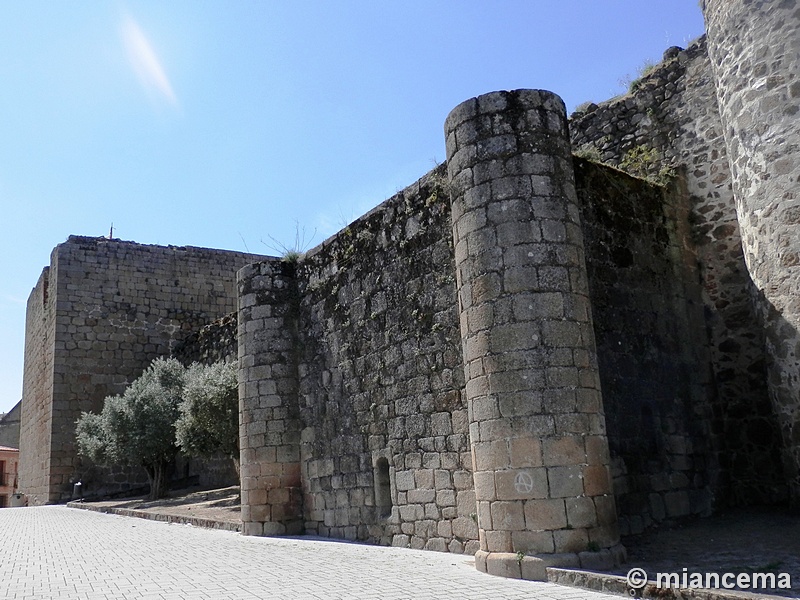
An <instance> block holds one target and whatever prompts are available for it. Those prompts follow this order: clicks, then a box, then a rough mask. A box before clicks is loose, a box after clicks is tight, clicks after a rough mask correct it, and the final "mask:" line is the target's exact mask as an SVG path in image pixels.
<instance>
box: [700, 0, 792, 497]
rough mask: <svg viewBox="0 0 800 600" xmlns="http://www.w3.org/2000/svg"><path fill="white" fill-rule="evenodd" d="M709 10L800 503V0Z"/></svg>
mask: <svg viewBox="0 0 800 600" xmlns="http://www.w3.org/2000/svg"><path fill="white" fill-rule="evenodd" d="M703 12H704V15H705V20H706V27H707V30H708V46H709V55H710V57H711V62H712V65H713V69H714V76H715V79H716V85H717V98H718V100H719V106H720V113H721V116H722V122H723V124H724V127H725V141H726V145H727V148H728V158H729V161H730V165H731V171H732V174H733V191H734V196H735V198H736V210H737V213H738V218H739V225H740V227H741V230H742V243H743V246H744V254H745V259H746V262H747V268H748V270H749V272H750V276H751V277H752V279H753V282H754V283H755V286H756V288H757V290H758V295H759V298H758V299H757V302H758V304H759V307H760V309H761V314H762V317H763V320H764V325H765V329H766V340H767V341H766V346H767V348H766V349H767V354H768V355H769V358H770V365H769V381H768V384H769V390H770V396H771V398H772V402H773V407H774V410H775V414H776V416H777V419H778V423H779V426H780V429H781V433H782V442H783V462H784V469H785V472H786V476H787V481H788V482H789V486H790V494H791V498H792V501H793V503H794V504H795V505H798V506H800V400H798V396H799V394H800V333H798V332H800V35H798V31H800V2H798V0H770V1H765V0H705V2H704V5H703Z"/></svg>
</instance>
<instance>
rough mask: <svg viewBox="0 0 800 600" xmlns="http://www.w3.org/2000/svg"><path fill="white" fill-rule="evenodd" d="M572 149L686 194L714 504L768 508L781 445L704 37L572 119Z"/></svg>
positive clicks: (777, 488) (781, 491)
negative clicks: (707, 370)
mask: <svg viewBox="0 0 800 600" xmlns="http://www.w3.org/2000/svg"><path fill="white" fill-rule="evenodd" d="M570 129H571V136H572V143H573V148H574V150H575V151H576V152H577V153H578V154H579V155H585V156H589V157H591V158H592V159H594V160H601V161H602V162H604V163H608V164H611V165H614V166H617V167H619V168H621V169H623V170H626V171H628V172H630V173H632V174H633V175H636V176H639V177H650V178H651V179H655V180H657V181H658V182H660V183H666V182H667V181H668V180H669V179H670V177H671V176H677V177H678V178H679V179H680V180H681V181H682V182H683V186H684V188H685V192H686V193H687V194H688V201H689V209H690V213H689V219H690V222H691V224H692V227H691V232H690V233H691V236H690V237H691V239H692V246H693V252H694V253H695V255H696V261H697V262H698V263H699V277H700V278H701V281H702V283H703V304H704V306H705V310H706V327H708V328H709V331H710V341H711V348H710V352H711V359H712V365H713V369H712V374H713V386H714V389H713V390H712V391H711V400H712V407H711V413H712V419H713V421H712V428H711V431H710V432H709V433H710V435H712V436H713V437H714V438H717V439H716V441H715V443H714V444H713V446H714V447H716V448H717V449H718V450H717V451H718V455H717V457H716V458H715V460H716V461H717V462H718V463H720V465H722V467H723V469H722V471H720V474H719V477H720V481H719V482H718V483H719V493H718V496H717V502H718V503H720V504H732V505H737V504H752V503H760V502H773V501H776V500H780V499H781V498H784V497H785V494H786V488H785V484H784V483H783V476H782V473H781V471H780V466H779V461H778V460H777V457H778V454H779V448H780V441H779V440H780V438H779V436H778V435H777V431H778V430H777V423H776V420H775V417H774V412H773V410H772V407H771V406H770V402H769V397H768V393H767V378H766V370H765V357H764V343H765V334H764V330H763V328H762V326H761V324H760V321H759V318H758V314H757V312H756V310H755V308H754V298H755V297H756V296H757V292H756V289H755V286H754V285H753V282H752V280H751V279H750V275H749V273H748V271H747V267H746V265H745V261H744V257H743V254H742V238H741V233H740V228H739V222H738V219H737V214H736V206H735V201H734V198H733V193H732V190H731V175H730V168H729V165H728V157H727V151H726V145H725V139H724V137H723V133H724V131H723V127H722V123H721V121H720V116H719V111H718V107H717V97H716V88H715V85H714V77H713V73H712V69H711V64H710V61H709V58H708V53H707V51H706V40H705V37H702V38H700V39H699V40H697V41H696V42H694V43H693V44H692V45H691V46H689V48H687V49H686V50H681V49H680V48H670V49H669V50H667V52H665V55H664V61H663V62H662V63H661V64H659V65H657V66H656V67H655V68H654V69H653V70H652V71H650V72H649V73H648V74H647V75H645V76H644V77H642V78H641V80H640V81H639V82H638V83H637V84H636V85H635V86H634V91H633V92H632V93H629V94H626V95H624V96H622V97H619V98H615V99H612V100H609V101H608V102H605V103H603V104H601V105H599V106H597V105H590V106H589V107H588V108H586V109H585V110H583V111H580V112H576V113H575V114H574V115H573V116H572V119H571V122H570Z"/></svg>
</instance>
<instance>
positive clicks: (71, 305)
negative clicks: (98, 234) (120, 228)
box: [19, 236, 263, 505]
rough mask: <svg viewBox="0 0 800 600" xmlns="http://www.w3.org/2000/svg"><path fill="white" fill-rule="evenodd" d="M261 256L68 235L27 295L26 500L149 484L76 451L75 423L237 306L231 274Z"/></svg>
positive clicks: (23, 432) (22, 475)
mask: <svg viewBox="0 0 800 600" xmlns="http://www.w3.org/2000/svg"><path fill="white" fill-rule="evenodd" d="M261 258H263V257H262V256H259V255H253V254H243V253H238V252H226V251H223V250H209V249H206V248H193V247H175V246H169V247H163V246H148V245H143V244H135V243H132V242H123V241H120V240H109V239H105V238H89V237H79V236H71V237H70V238H69V239H68V240H67V241H66V242H65V243H63V244H60V245H58V246H57V247H56V248H55V249H54V250H53V253H52V255H51V262H50V266H49V267H48V268H46V269H45V270H44V272H43V273H42V275H41V277H40V278H39V282H38V283H37V285H36V288H34V290H33V292H32V293H31V295H30V297H29V299H28V313H27V323H26V340H25V373H24V378H23V394H22V396H23V397H22V418H21V433H20V475H19V478H20V490H21V491H22V492H23V493H24V494H26V495H27V496H28V501H29V503H30V504H31V505H36V504H47V503H53V502H60V501H64V500H69V499H70V498H71V495H72V484H73V483H74V482H75V481H78V480H82V482H83V484H84V490H85V492H86V493H87V494H102V493H112V492H121V491H124V490H125V489H130V488H131V487H136V486H141V485H144V484H145V483H146V481H147V480H146V477H145V476H144V474H143V473H140V469H121V468H112V469H107V468H104V467H99V466H97V465H93V464H91V463H89V462H88V461H86V460H85V459H82V458H80V457H79V456H78V454H77V448H76V444H75V421H76V420H77V419H78V417H80V415H81V412H83V411H87V412H97V411H99V410H100V409H101V408H102V404H103V400H104V398H105V397H106V396H109V395H114V394H119V393H121V392H122V391H123V390H124V389H125V386H126V385H127V384H128V383H130V382H131V381H133V380H134V379H135V378H136V377H138V376H139V375H140V374H141V373H142V371H144V369H145V368H146V367H147V366H148V365H149V363H150V362H151V361H152V360H153V359H154V358H156V357H159V356H169V355H170V354H171V352H172V350H173V349H174V348H175V347H177V346H179V345H180V344H181V342H182V341H183V340H185V339H186V338H187V337H188V336H189V335H190V334H191V333H192V332H193V331H194V330H197V329H200V328H201V327H202V326H204V325H206V324H208V323H210V322H211V321H213V320H215V319H217V318H219V317H221V316H223V315H225V314H227V313H230V312H232V311H234V310H235V309H236V302H237V294H236V287H235V274H236V271H237V269H239V268H241V267H242V266H244V265H246V264H248V263H251V262H253V261H254V260H259V259H261Z"/></svg>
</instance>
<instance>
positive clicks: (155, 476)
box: [144, 461, 168, 500]
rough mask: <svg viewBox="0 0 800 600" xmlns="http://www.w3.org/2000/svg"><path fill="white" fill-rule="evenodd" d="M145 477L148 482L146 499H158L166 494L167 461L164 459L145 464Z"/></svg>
mask: <svg viewBox="0 0 800 600" xmlns="http://www.w3.org/2000/svg"><path fill="white" fill-rule="evenodd" d="M144 468H145V470H146V471H147V479H148V481H149V482H150V494H149V495H148V497H147V499H148V500H158V499H159V498H165V497H166V495H167V488H168V486H167V463H166V462H164V461H161V462H158V463H153V464H149V465H145V467H144Z"/></svg>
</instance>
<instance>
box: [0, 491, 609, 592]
mask: <svg viewBox="0 0 800 600" xmlns="http://www.w3.org/2000/svg"><path fill="white" fill-rule="evenodd" d="M0 532H2V538H0V539H1V540H2V541H0V600H8V599H14V600H51V599H69V600H110V599H114V600H132V599H136V600H150V599H152V600H189V599H192V600H194V599H203V600H206V599H208V600H212V599H213V600H223V599H228V598H231V599H233V598H237V599H248V598H254V599H255V598H259V599H261V598H270V599H272V598H275V599H278V600H280V599H294V598H303V599H306V598H308V599H312V600H313V599H320V600H322V599H325V600H327V599H339V598H341V599H348V600H349V599H352V598H357V599H360V598H364V599H370V598H375V599H378V598H380V599H381V600H402V599H409V600H410V599H414V600H416V599H420V600H428V599H430V600H434V599H436V600H447V599H453V600H469V599H472V598H474V599H476V600H477V599H481V600H486V599H488V598H492V599H503V600H522V599H525V600H530V599H542V600H578V599H586V600H601V599H604V598H606V599H608V598H619V596H611V595H608V594H602V593H598V592H591V591H587V590H583V589H576V588H571V587H566V586H559V585H556V584H552V583H541V582H532V581H522V580H512V579H504V578H500V577H492V576H490V575H486V574H483V573H480V572H478V571H477V570H476V569H475V567H474V566H473V564H472V557H470V556H464V555H454V554H446V553H438V552H427V551H420V550H409V549H403V548H391V547H380V546H366V545H359V544H349V543H343V542H334V541H322V540H314V539H304V538H303V539H292V538H257V537H245V536H241V535H239V534H236V533H234V532H230V531H220V530H211V529H202V528H199V527H192V526H190V525H175V524H169V523H164V522H158V521H149V520H141V519H131V518H127V517H120V516H115V515H108V514H102V513H97V512H93V511H85V510H74V509H70V508H67V507H64V506H44V507H34V508H9V509H3V510H0Z"/></svg>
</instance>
